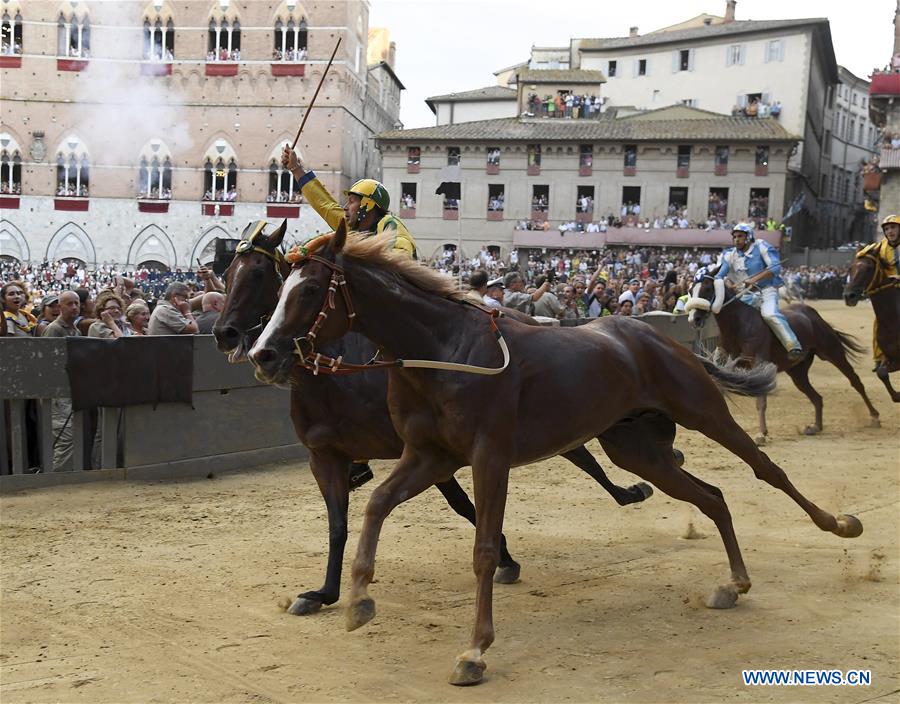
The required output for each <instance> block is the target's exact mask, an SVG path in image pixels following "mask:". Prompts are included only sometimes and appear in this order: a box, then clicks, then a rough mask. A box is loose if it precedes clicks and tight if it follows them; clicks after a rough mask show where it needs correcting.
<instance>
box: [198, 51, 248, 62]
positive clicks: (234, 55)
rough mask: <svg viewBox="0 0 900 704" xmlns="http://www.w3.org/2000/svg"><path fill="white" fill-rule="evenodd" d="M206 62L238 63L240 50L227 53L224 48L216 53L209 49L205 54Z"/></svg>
mask: <svg viewBox="0 0 900 704" xmlns="http://www.w3.org/2000/svg"><path fill="white" fill-rule="evenodd" d="M206 60H207V61H210V62H212V61H240V60H241V50H240V49H232V50H231V51H228V49H226V48H225V47H221V48H219V50H218V51H216V50H214V49H210V50H209V51H208V52H207V53H206Z"/></svg>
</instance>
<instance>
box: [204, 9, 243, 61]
mask: <svg viewBox="0 0 900 704" xmlns="http://www.w3.org/2000/svg"><path fill="white" fill-rule="evenodd" d="M240 60H241V23H240V21H239V20H237V19H235V20H233V21H232V22H229V21H228V20H227V19H224V18H223V19H222V20H220V21H216V20H215V19H211V20H210V21H209V41H208V44H207V53H206V61H207V62H216V61H240Z"/></svg>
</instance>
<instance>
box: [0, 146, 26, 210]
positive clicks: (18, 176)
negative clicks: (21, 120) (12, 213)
mask: <svg viewBox="0 0 900 704" xmlns="http://www.w3.org/2000/svg"><path fill="white" fill-rule="evenodd" d="M21 193H22V154H21V151H20V149H19V145H18V144H17V143H16V141H15V140H14V139H13V138H12V136H10V135H9V134H5V133H4V134H0V194H3V195H16V196H17V195H20V194H21Z"/></svg>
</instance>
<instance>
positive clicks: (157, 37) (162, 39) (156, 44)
mask: <svg viewBox="0 0 900 704" xmlns="http://www.w3.org/2000/svg"><path fill="white" fill-rule="evenodd" d="M143 56H144V60H145V61H174V60H175V23H174V22H172V20H171V19H169V20H167V21H166V22H163V20H162V18H161V17H156V19H155V20H154V21H152V22H151V21H150V18H144V51H143Z"/></svg>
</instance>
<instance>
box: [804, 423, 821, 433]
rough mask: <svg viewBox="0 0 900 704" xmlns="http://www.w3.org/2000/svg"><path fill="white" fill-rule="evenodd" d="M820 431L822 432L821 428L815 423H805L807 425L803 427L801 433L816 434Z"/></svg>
mask: <svg viewBox="0 0 900 704" xmlns="http://www.w3.org/2000/svg"><path fill="white" fill-rule="evenodd" d="M821 432H822V429H821V428H819V427H816V426H815V425H807V426H806V427H805V428H804V429H803V434H804V435H818V434H819V433H821Z"/></svg>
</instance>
